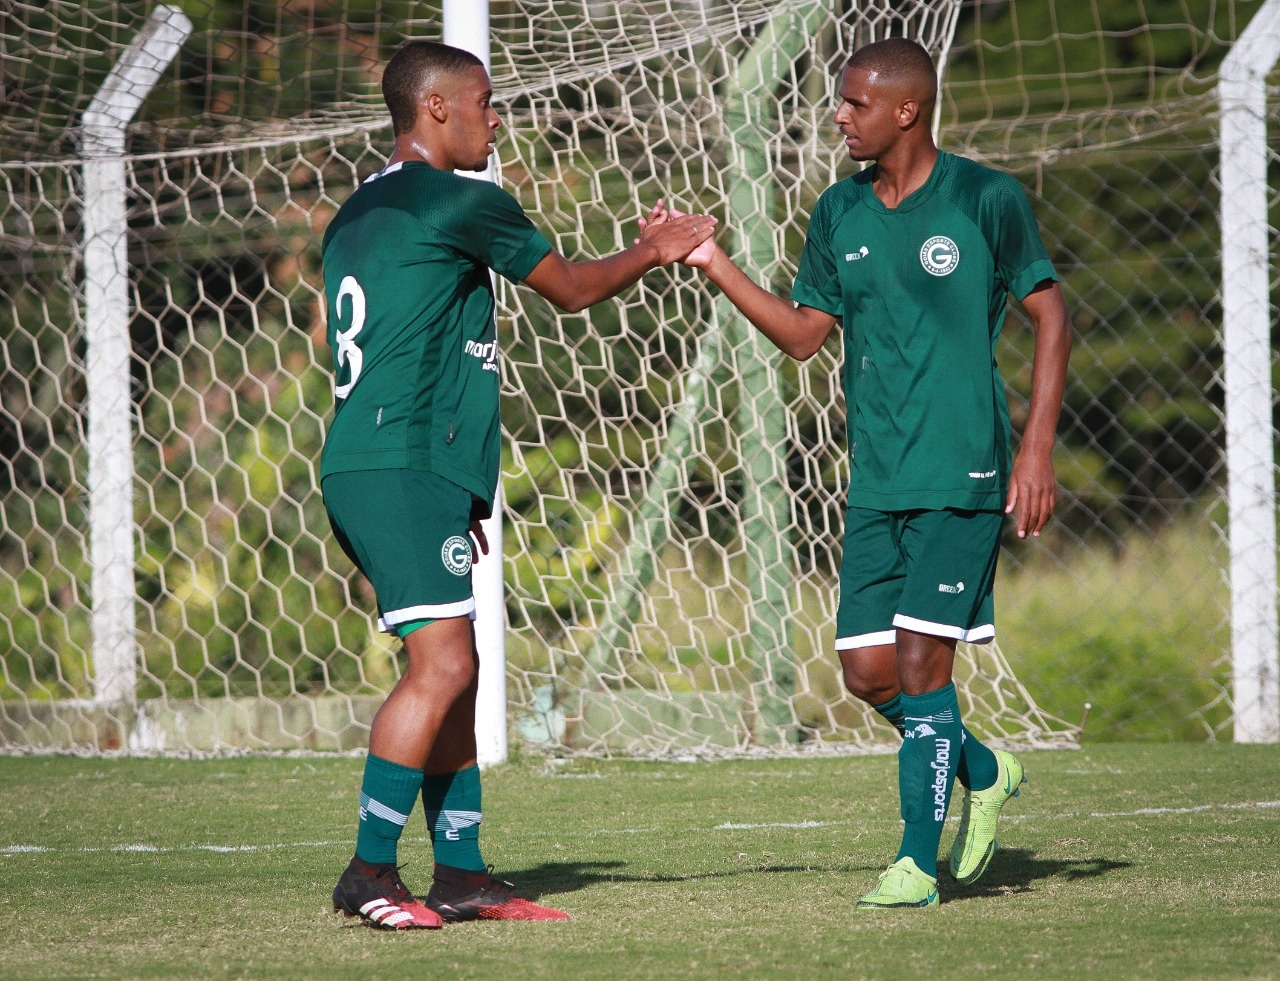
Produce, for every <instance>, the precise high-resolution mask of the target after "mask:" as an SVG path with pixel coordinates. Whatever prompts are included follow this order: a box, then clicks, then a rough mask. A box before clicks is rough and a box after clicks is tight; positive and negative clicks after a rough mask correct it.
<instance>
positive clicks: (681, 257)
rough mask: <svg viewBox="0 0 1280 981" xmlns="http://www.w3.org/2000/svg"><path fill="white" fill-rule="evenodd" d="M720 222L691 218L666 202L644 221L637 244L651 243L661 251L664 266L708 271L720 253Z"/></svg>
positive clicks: (641, 223)
mask: <svg viewBox="0 0 1280 981" xmlns="http://www.w3.org/2000/svg"><path fill="white" fill-rule="evenodd" d="M719 223H720V222H719V219H718V218H715V217H714V216H712V215H690V214H685V213H684V212H682V211H678V210H676V209H675V208H669V207H667V205H666V203H665V202H664V201H663V200H662V198H658V200H657V203H656V204H654V206H653V207H652V208H650V209H649V213H648V214H647V215H645V216H644V217H642V218H640V220H639V225H640V234H639V236H637V237H636V239H635V244H636V245H640V244H642V243H649V244H651V245H653V246H654V247H655V248H657V250H658V254H659V256H660V260H659V261H660V264H661V265H664V266H665V265H668V264H669V263H672V262H681V263H683V264H684V265H686V266H693V267H695V268H698V269H706V268H708V267H709V266H710V265H711V262H712V260H713V259H714V258H715V257H716V253H717V252H722V250H721V249H720V248H719V246H717V245H716V241H715V233H716V226H717V225H718V224H719Z"/></svg>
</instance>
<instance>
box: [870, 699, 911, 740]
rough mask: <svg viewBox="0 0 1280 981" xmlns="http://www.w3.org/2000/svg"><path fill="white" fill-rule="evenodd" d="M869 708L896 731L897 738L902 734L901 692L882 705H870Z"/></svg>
mask: <svg viewBox="0 0 1280 981" xmlns="http://www.w3.org/2000/svg"><path fill="white" fill-rule="evenodd" d="M871 707H872V708H873V709H875V710H876V711H877V712H879V713H880V715H881V716H882V717H883V718H884V720H885V721H886V722H888V723H889V725H891V726H893V727H894V728H895V729H897V730H898V735H899V736H901V735H902V734H903V732H904V730H903V727H902V692H898V694H896V695H894V696H893V698H891V699H889V700H888V701H887V702H885V703H884V704H883V705H872V706H871Z"/></svg>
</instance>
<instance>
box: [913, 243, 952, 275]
mask: <svg viewBox="0 0 1280 981" xmlns="http://www.w3.org/2000/svg"><path fill="white" fill-rule="evenodd" d="M920 265H922V266H924V271H925V272H927V273H928V274H929V275H930V276H948V275H950V274H951V273H952V272H954V271H955V268H956V266H958V265H960V249H959V247H958V246H957V245H956V243H955V242H953V241H951V239H949V238H947V236H945V235H935V236H933V238H931V239H929V240H928V241H927V242H925V243H924V245H922V246H921V247H920Z"/></svg>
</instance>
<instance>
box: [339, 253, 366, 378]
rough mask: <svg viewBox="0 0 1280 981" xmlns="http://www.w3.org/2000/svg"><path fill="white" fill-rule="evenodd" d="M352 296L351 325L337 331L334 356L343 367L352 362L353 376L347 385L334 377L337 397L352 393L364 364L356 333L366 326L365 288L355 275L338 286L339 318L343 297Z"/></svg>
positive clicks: (340, 316)
mask: <svg viewBox="0 0 1280 981" xmlns="http://www.w3.org/2000/svg"><path fill="white" fill-rule="evenodd" d="M344 296H345V297H350V298H351V326H350V327H348V328H347V329H346V330H339V331H337V332H336V333H335V335H334V339H335V340H336V341H337V351H335V352H334V357H335V359H336V360H337V362H338V365H337V366H338V367H339V368H341V367H342V366H343V365H344V364H348V363H349V364H350V370H351V378H350V380H349V381H348V382H347V383H346V384H345V385H339V384H338V379H337V377H336V374H337V373H336V372H335V377H334V380H333V381H334V388H333V394H334V396H335V397H336V398H340V399H345V398H346V397H347V396H348V395H350V394H351V389H353V388H355V385H356V382H357V381H358V380H359V378H360V369H361V367H363V365H364V352H363V351H361V350H360V347H359V346H358V345H357V344H356V335H357V334H359V333H360V331H361V330H362V329H363V328H364V316H365V299H364V290H363V289H361V288H360V284H359V283H357V282H356V278H355V277H354V276H346V277H344V278H343V280H342V283H341V284H340V285H339V287H338V296H337V298H336V299H335V300H334V302H333V309H334V313H336V314H337V315H338V320H339V321H341V320H342V298H343V297H344Z"/></svg>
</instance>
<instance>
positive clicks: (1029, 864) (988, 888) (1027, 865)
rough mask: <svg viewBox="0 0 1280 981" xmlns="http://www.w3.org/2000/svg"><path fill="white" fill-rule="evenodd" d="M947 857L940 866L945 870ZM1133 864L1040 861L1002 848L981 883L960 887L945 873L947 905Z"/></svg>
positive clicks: (1024, 852)
mask: <svg viewBox="0 0 1280 981" xmlns="http://www.w3.org/2000/svg"><path fill="white" fill-rule="evenodd" d="M945 861H946V860H945V858H944V859H943V860H942V861H941V862H939V864H940V865H941V866H942V867H943V868H945V867H946V866H945ZM1132 864H1133V863H1132V862H1114V861H1112V860H1110V859H1106V858H1075V859H1047V858H1036V855H1035V852H1032V851H1028V850H1027V849H1025V848H1001V849H1000V850H999V851H998V852H996V854H995V857H994V858H992V860H991V867H990V868H989V869H987V872H986V874H985V875H984V876H983V877H982V878H981V879H979V880H978V881H977V882H973V883H970V884H969V885H967V886H962V885H959V884H957V883H956V882H955V881H953V880H952V879H951V877H950V876H949V875H947V874H946V873H943V876H942V881H943V893H942V894H943V897H944V898H943V900H942V901H943V902H944V903H947V902H959V901H961V900H965V899H980V898H983V897H990V896H1007V895H1011V894H1014V893H1019V892H1034V891H1035V886H1034V883H1036V882H1038V881H1040V880H1042V879H1065V880H1067V881H1068V882H1074V881H1076V880H1078V879H1093V878H1096V877H1098V876H1100V875H1108V874H1110V873H1112V872H1115V871H1117V870H1119V869H1127V868H1129V867H1130V866H1131V865H1132Z"/></svg>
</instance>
